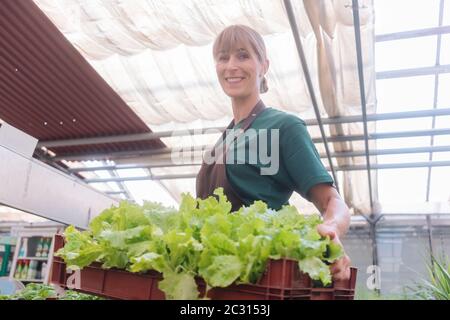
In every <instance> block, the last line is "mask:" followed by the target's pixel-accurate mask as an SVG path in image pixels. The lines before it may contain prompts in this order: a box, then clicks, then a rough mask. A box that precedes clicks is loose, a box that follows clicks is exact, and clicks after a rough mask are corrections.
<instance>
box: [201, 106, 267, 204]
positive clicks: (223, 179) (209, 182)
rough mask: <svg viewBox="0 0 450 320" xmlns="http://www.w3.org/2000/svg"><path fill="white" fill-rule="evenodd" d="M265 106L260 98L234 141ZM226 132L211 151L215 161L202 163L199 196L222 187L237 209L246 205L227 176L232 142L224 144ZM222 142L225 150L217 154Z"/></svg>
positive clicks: (229, 126)
mask: <svg viewBox="0 0 450 320" xmlns="http://www.w3.org/2000/svg"><path fill="white" fill-rule="evenodd" d="M265 107H266V106H265V105H264V103H263V102H262V101H261V100H259V102H258V103H257V104H256V106H255V107H254V108H253V110H252V111H251V112H250V115H249V116H248V117H247V118H245V119H244V121H243V122H242V126H241V131H240V132H239V134H238V135H235V136H234V140H233V143H234V141H235V140H236V139H237V138H238V137H239V135H240V134H242V133H244V132H245V130H247V129H248V128H249V127H250V126H251V124H252V123H253V121H254V120H255V119H256V117H257V116H258V115H259V114H260V113H261V112H262V111H263V110H264V109H265ZM233 127H234V120H232V121H231V123H230V124H229V125H228V127H227V129H232V128H233ZM226 132H227V130H225V131H224V132H223V134H222V137H221V138H220V139H219V141H218V142H217V144H216V146H215V149H214V150H212V151H211V155H212V156H214V158H215V161H214V163H212V164H207V163H206V162H205V161H203V163H202V166H201V168H200V171H199V173H198V175H197V181H196V189H197V197H198V198H201V199H205V198H207V197H209V196H212V195H213V192H214V190H215V189H216V188H219V187H222V188H223V192H224V194H225V195H226V196H227V198H228V201H230V202H231V204H232V211H236V210H238V209H239V208H240V207H241V206H242V205H244V203H243V201H242V199H241V197H240V196H239V194H238V193H237V192H236V191H235V190H234V188H233V187H232V186H231V184H230V183H229V181H228V178H227V173H226V167H225V164H226V155H227V152H228V149H229V146H230V145H231V143H230V144H228V145H226V144H224V141H225V139H226ZM220 144H222V146H225V148H224V149H225V151H224V152H219V153H218V154H217V155H216V154H215V152H214V151H215V150H217V149H216V147H217V146H218V145H220ZM218 159H220V160H221V161H218Z"/></svg>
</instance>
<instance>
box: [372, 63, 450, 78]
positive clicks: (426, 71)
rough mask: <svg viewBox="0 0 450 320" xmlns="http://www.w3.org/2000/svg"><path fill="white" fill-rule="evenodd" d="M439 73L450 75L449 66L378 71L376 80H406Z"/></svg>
mask: <svg viewBox="0 0 450 320" xmlns="http://www.w3.org/2000/svg"><path fill="white" fill-rule="evenodd" d="M441 73H450V64H444V65H439V66H433V67H423V68H412V69H401V70H392V71H380V72H377V80H382V79H394V78H406V77H417V76H429V75H435V74H441Z"/></svg>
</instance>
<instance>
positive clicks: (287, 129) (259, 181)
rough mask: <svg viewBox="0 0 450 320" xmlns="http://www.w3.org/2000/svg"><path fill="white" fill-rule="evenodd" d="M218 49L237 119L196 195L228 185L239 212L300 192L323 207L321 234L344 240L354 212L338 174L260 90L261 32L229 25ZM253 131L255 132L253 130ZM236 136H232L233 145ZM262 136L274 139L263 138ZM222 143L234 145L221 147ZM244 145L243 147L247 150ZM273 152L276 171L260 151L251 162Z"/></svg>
mask: <svg viewBox="0 0 450 320" xmlns="http://www.w3.org/2000/svg"><path fill="white" fill-rule="evenodd" d="M213 55H214V60H215V62H216V72H217V77H218V79H219V82H220V85H221V87H222V89H223V90H224V92H225V93H226V94H227V95H228V96H229V97H230V98H231V105H232V109H233V117H234V119H233V121H231V123H230V125H229V126H228V128H227V130H226V131H225V132H224V134H223V135H222V139H220V140H219V142H218V145H216V146H217V148H215V150H214V153H213V154H212V155H213V156H214V160H215V161H213V162H210V161H208V163H207V162H206V161H204V162H203V164H202V167H201V169H200V172H199V174H198V176H197V196H198V197H200V198H206V197H208V196H210V195H212V194H213V191H214V190H215V189H216V188H218V187H222V188H223V189H224V193H225V194H226V196H227V197H228V199H229V200H230V202H231V203H232V205H233V209H234V210H236V209H237V208H239V207H241V206H242V205H250V204H252V203H253V202H254V201H255V200H263V201H264V202H266V203H267V204H268V206H269V207H270V208H273V209H275V210H277V209H280V208H281V206H282V205H284V204H288V200H289V198H290V196H291V195H292V193H293V192H294V191H295V192H298V193H299V194H300V195H302V196H303V197H304V198H306V199H307V200H309V201H311V202H313V203H314V205H315V206H316V207H317V209H318V210H319V211H320V212H321V214H322V216H323V218H324V219H323V223H322V224H321V225H319V226H318V228H317V229H318V232H319V233H320V234H321V235H322V236H330V238H331V239H333V241H335V242H336V243H339V244H341V242H340V238H341V237H342V236H343V235H344V234H345V233H346V232H347V230H348V227H349V224H350V214H349V210H348V207H347V206H346V204H345V203H344V201H343V200H342V198H341V197H340V195H339V194H338V192H337V191H336V189H335V188H334V187H333V179H332V178H331V177H330V175H329V174H328V172H327V171H326V169H325V168H324V166H323V165H322V162H321V161H320V157H319V155H318V153H317V150H316V149H315V146H314V144H313V142H312V140H311V137H310V136H309V134H308V132H307V130H306V126H305V123H304V122H303V121H302V120H300V119H299V118H298V117H295V116H293V115H289V114H287V113H285V112H281V111H279V110H276V109H272V108H266V107H265V105H264V103H263V102H262V100H261V99H260V93H265V92H267V90H268V86H267V80H266V78H265V74H266V73H267V70H268V68H269V61H268V60H267V55H266V48H265V45H264V41H263V39H262V37H261V36H260V35H259V34H258V33H257V32H256V31H254V30H253V29H251V28H249V27H247V26H243V25H233V26H230V27H227V28H226V29H225V30H223V31H222V32H221V33H220V34H219V35H218V37H217V38H216V40H215V42H214V45H213ZM237 128H239V129H240V131H237ZM233 130H234V131H233ZM250 131H251V132H256V135H253V136H252V135H248V134H247V132H250ZM264 135H268V136H270V137H269V138H268V137H263V136H264ZM230 136H231V137H232V138H234V139H233V141H232V143H230V140H231V139H229V137H230ZM246 138H248V139H246ZM263 138H265V141H267V139H268V140H269V141H270V143H269V144H268V145H267V144H263V143H260V144H258V143H259V142H260V141H263V140H264V139H263ZM274 138H275V139H274ZM223 141H226V142H228V143H226V144H225V145H224V147H223V148H221V146H222V144H221V143H222V142H223ZM251 141H253V142H256V143H257V144H258V145H257V147H258V148H259V149H264V148H262V146H263V145H264V147H267V148H265V149H266V150H262V151H263V152H261V150H257V151H255V150H254V149H252V148H251V147H250V145H254V144H252V142H251ZM267 149H268V150H267ZM240 151H244V155H243V156H242V154H243V153H242V152H240ZM267 151H268V154H269V155H270V156H273V155H277V154H278V156H279V159H278V166H276V168H275V169H276V170H270V171H271V174H264V173H263V172H262V171H263V170H264V169H268V168H267V165H268V163H267V161H262V160H263V159H260V158H261V157H260V158H259V159H258V160H257V161H249V160H252V159H253V160H254V159H255V155H258V156H260V155H261V154H264V152H267ZM266 155H267V154H266ZM272 158H273V157H272ZM218 160H221V161H218ZM265 160H267V159H265ZM272 169H273V168H272ZM341 245H342V244H341ZM331 273H332V275H333V278H334V279H335V280H345V279H348V278H349V277H350V259H349V258H348V256H347V255H345V256H344V257H343V258H341V259H339V260H338V261H336V262H335V263H334V264H333V265H332V266H331Z"/></svg>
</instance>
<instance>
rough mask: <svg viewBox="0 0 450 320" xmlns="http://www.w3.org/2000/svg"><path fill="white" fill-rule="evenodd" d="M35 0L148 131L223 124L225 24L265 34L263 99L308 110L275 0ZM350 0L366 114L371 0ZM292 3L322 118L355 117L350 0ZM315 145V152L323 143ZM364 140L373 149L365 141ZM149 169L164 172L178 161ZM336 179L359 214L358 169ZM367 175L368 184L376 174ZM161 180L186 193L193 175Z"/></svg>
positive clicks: (362, 187)
mask: <svg viewBox="0 0 450 320" xmlns="http://www.w3.org/2000/svg"><path fill="white" fill-rule="evenodd" d="M34 2H35V3H36V4H37V5H38V6H39V7H40V8H41V10H42V11H43V12H44V13H45V14H46V15H47V16H48V17H49V18H50V20H51V21H52V22H53V23H54V24H55V25H56V26H57V27H58V29H59V30H60V31H61V32H62V33H63V34H64V35H65V37H66V38H67V39H68V40H69V41H70V42H71V43H72V44H73V45H74V46H75V47H76V48H77V49H78V50H79V51H80V53H81V54H82V55H83V56H84V57H85V59H86V60H87V61H88V62H89V63H90V64H91V65H92V66H93V67H94V68H95V70H97V72H98V73H99V74H100V75H101V76H102V77H103V78H104V79H105V80H106V81H107V82H108V83H109V85H110V86H111V87H112V88H113V89H114V90H115V91H116V92H117V93H118V94H119V96H120V97H121V98H122V99H123V100H124V101H125V102H126V103H127V104H128V105H129V106H130V107H131V108H132V109H133V110H134V111H135V113H136V114H137V115H138V116H139V117H140V118H141V119H142V120H143V121H144V122H145V123H146V124H147V125H148V126H149V127H150V128H151V130H152V131H155V132H158V131H167V130H179V129H184V128H204V127H214V126H225V125H226V124H227V123H228V122H229V121H230V119H231V117H232V112H231V106H230V101H229V98H228V97H227V96H226V95H225V94H224V93H223V91H222V90H221V88H220V85H219V83H218V81H217V78H216V74H215V66H214V61H213V58H212V53H211V51H212V50H211V46H212V42H213V41H214V38H215V37H216V35H217V34H218V33H219V32H220V31H221V30H222V29H223V28H225V27H226V26H228V25H231V24H245V25H248V26H251V27H252V28H254V29H255V30H257V31H258V32H260V33H261V34H262V35H263V37H264V40H265V42H266V46H267V51H268V58H269V60H270V68H269V72H268V74H267V79H268V85H269V91H268V92H267V93H266V94H264V95H263V96H262V99H263V100H264V102H265V103H266V105H268V106H272V107H275V108H278V109H281V110H285V111H287V112H291V113H293V114H296V115H298V116H299V117H301V118H304V119H310V118H314V117H315V116H314V110H313V106H312V103H311V97H310V93H309V92H308V89H307V85H306V81H305V78H304V73H303V70H302V67H301V64H300V60H299V56H298V52H297V48H296V46H295V42H294V40H293V36H292V31H291V28H290V25H289V21H288V18H287V14H286V9H285V7H284V3H283V1H281V0H245V1H244V0H226V1H225V0H186V1H178V0H133V1H128V0H34ZM359 4H360V8H359V14H360V24H361V40H362V53H363V73H364V81H365V88H364V89H365V94H366V97H365V98H366V102H367V112H368V113H375V111H376V99H375V69H374V15H373V0H365V1H362V0H361V1H359ZM292 5H293V9H294V14H295V17H296V21H297V24H298V25H297V27H298V30H299V32H300V35H301V41H302V44H303V48H304V51H305V55H306V59H307V63H308V67H309V69H310V74H311V78H312V82H313V85H314V89H315V94H316V98H317V100H318V104H319V108H320V110H321V115H322V116H323V117H336V116H346V115H356V114H361V99H360V90H359V78H358V72H357V59H356V45H355V34H354V25H353V13H352V7H351V2H350V1H348V0H335V1H333V0H304V1H292ZM99 121H100V120H99ZM308 130H309V132H310V134H311V135H312V136H313V137H319V136H320V131H319V128H318V127H317V126H310V127H309V128H308ZM374 131H375V127H374V125H370V124H369V132H374ZM327 134H328V135H354V134H363V126H362V123H351V124H342V125H336V126H329V127H327ZM217 137H218V135H217V134H215V135H214V134H210V135H203V136H196V137H181V138H179V137H170V138H163V139H162V140H163V141H164V143H166V144H167V145H168V146H169V147H176V146H180V145H183V144H188V145H192V144H198V145H204V144H205V145H208V144H212V143H213V142H214V141H215V140H216V139H217ZM317 147H318V150H319V152H324V149H323V146H322V145H317ZM370 147H371V148H374V147H375V145H374V142H373V143H372V142H371V144H370ZM350 150H353V151H357V150H364V142H363V141H356V142H348V143H334V144H332V145H331V151H350ZM338 159H339V161H338V162H337V163H336V164H338V165H349V164H365V158H364V157H359V158H338ZM128 161H130V160H128ZM324 161H325V162H324V164H325V165H326V166H328V163H327V160H326V159H324ZM374 162H375V159H372V163H374ZM153 170H155V171H160V172H164V173H171V172H174V170H178V171H179V170H180V168H164V169H162V168H161V169H158V170H156V169H153ZM197 170H198V166H193V167H183V172H196V171H197ZM342 180H343V181H341V182H340V184H341V188H342V193H343V195H344V197H345V200H346V202H347V203H348V204H349V205H350V206H351V207H353V208H354V209H355V210H356V211H357V212H363V213H368V212H369V211H370V206H369V202H368V199H369V196H368V185H367V173H366V172H365V171H350V172H345V173H344V174H343V176H342ZM372 180H373V183H374V188H373V189H374V190H376V180H375V177H373V179H372ZM162 183H163V184H164V185H165V186H166V187H167V189H169V190H170V191H171V194H172V195H173V196H174V197H177V195H179V194H180V193H181V192H184V191H192V190H193V183H194V180H193V179H190V180H185V181H181V180H163V181H162ZM374 196H375V200H376V194H375V195H374ZM292 202H293V203H294V204H295V205H297V206H299V207H300V209H301V208H310V206H309V207H308V205H307V204H306V201H305V200H301V199H300V198H299V197H298V196H295V197H294V198H293V201H292ZM305 206H306V207H305Z"/></svg>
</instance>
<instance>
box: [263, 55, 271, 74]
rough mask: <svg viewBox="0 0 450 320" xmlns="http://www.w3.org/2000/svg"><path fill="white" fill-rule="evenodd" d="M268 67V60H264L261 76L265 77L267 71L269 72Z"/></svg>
mask: <svg viewBox="0 0 450 320" xmlns="http://www.w3.org/2000/svg"><path fill="white" fill-rule="evenodd" d="M269 65H270V62H269V60H268V59H266V61H264V65H263V67H264V69H263V71H264V73H263V75H266V73H267V71H269Z"/></svg>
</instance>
